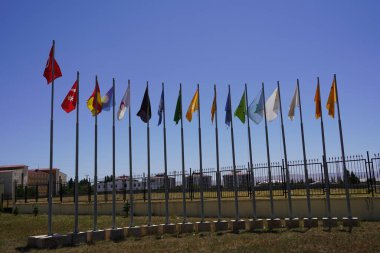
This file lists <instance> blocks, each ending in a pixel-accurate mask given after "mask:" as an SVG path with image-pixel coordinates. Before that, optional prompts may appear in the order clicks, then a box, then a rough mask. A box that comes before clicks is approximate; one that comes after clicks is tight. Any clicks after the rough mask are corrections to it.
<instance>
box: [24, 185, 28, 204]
mask: <svg viewBox="0 0 380 253" xmlns="http://www.w3.org/2000/svg"><path fill="white" fill-rule="evenodd" d="M24 198H25V200H24V202H25V203H28V186H26V185H25V188H24Z"/></svg>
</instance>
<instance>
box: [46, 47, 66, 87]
mask: <svg viewBox="0 0 380 253" xmlns="http://www.w3.org/2000/svg"><path fill="white" fill-rule="evenodd" d="M53 48H54V47H51V49H50V53H49V59H48V60H47V62H46V66H45V71H44V77H45V78H46V81H47V83H48V84H49V83H51V82H52V81H53V79H54V80H55V79H57V78H58V77H61V76H62V72H61V68H60V67H59V65H58V63H57V61H56V60H55V59H54V77H53V73H52V69H53V68H52V67H53V66H52V65H53V64H52V63H53Z"/></svg>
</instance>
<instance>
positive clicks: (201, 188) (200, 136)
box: [197, 83, 205, 222]
mask: <svg viewBox="0 0 380 253" xmlns="http://www.w3.org/2000/svg"><path fill="white" fill-rule="evenodd" d="M197 92H198V140H199V142H198V143H199V172H200V175H199V180H200V182H199V191H200V197H201V222H204V220H205V214H204V199H203V167H202V132H201V104H200V102H199V100H200V99H199V83H198V84H197Z"/></svg>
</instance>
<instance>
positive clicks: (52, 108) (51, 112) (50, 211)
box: [48, 40, 55, 235]
mask: <svg viewBox="0 0 380 253" xmlns="http://www.w3.org/2000/svg"><path fill="white" fill-rule="evenodd" d="M54 53H55V40H53V53H52V62H51V72H52V81H51V107H50V161H49V191H48V192H49V196H48V235H52V228H51V223H52V209H53V203H52V201H53V198H52V197H53V137H54V132H53V128H54Z"/></svg>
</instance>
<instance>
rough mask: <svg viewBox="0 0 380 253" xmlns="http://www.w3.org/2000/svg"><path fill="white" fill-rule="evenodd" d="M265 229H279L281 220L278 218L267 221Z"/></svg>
mask: <svg viewBox="0 0 380 253" xmlns="http://www.w3.org/2000/svg"><path fill="white" fill-rule="evenodd" d="M267 228H268V229H269V230H272V229H278V228H281V220H280V219H279V218H275V219H267Z"/></svg>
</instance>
